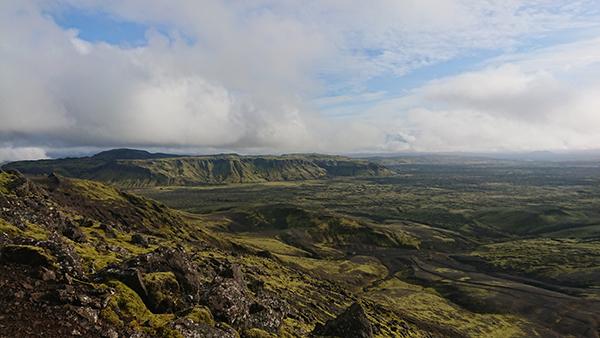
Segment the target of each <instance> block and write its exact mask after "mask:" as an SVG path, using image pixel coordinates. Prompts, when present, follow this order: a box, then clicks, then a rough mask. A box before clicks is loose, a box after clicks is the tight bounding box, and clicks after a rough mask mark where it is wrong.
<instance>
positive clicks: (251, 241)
mask: <svg viewBox="0 0 600 338" xmlns="http://www.w3.org/2000/svg"><path fill="white" fill-rule="evenodd" d="M231 240H232V241H233V242H235V243H238V244H241V245H245V246H249V247H251V248H254V249H256V250H267V251H270V252H271V253H276V254H281V255H288V256H307V255H308V252H306V251H304V250H301V249H298V248H296V247H294V246H291V245H288V244H285V243H283V242H281V241H280V240H278V239H276V238H269V237H258V236H256V235H252V234H247V235H245V236H243V235H242V234H239V235H235V236H231Z"/></svg>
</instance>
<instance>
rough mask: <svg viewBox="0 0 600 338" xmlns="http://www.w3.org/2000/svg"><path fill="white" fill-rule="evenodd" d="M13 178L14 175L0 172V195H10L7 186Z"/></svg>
mask: <svg viewBox="0 0 600 338" xmlns="http://www.w3.org/2000/svg"><path fill="white" fill-rule="evenodd" d="M15 178H16V176H15V175H14V174H11V173H7V172H6V171H1V170H0V194H8V193H10V191H9V190H8V184H9V183H10V182H12V181H13V180H14V179H15Z"/></svg>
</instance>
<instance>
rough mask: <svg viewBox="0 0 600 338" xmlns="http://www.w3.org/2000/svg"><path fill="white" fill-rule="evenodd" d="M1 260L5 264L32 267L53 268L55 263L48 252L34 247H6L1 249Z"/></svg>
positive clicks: (10, 245)
mask: <svg viewBox="0 0 600 338" xmlns="http://www.w3.org/2000/svg"><path fill="white" fill-rule="evenodd" d="M0 259H1V260H2V261H5V262H11V263H17V264H25V265H31V266H44V267H51V266H52V264H53V263H54V262H55V259H54V257H52V256H51V255H50V254H49V253H48V252H46V250H44V249H43V248H40V247H38V246H33V245H12V244H9V245H5V246H3V247H1V248H0Z"/></svg>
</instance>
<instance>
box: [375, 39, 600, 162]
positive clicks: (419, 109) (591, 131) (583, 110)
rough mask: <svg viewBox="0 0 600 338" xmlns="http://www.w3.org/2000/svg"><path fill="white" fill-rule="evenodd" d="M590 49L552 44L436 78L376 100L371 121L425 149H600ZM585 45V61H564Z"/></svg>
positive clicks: (595, 67)
mask: <svg viewBox="0 0 600 338" xmlns="http://www.w3.org/2000/svg"><path fill="white" fill-rule="evenodd" d="M590 46H591V44H590V43H589V41H582V42H581V43H580V46H578V45H577V44H569V46H568V47H569V48H564V47H565V46H563V48H554V47H553V48H550V49H548V50H540V51H538V52H536V53H533V54H531V55H529V57H525V56H522V55H521V56H519V57H513V58H509V59H511V60H512V62H510V63H502V62H499V63H495V64H493V65H488V66H486V67H485V68H483V69H481V70H478V71H470V72H466V73H462V74H458V75H455V76H450V77H446V78H443V79H437V80H433V81H430V82H429V83H427V84H425V85H423V86H421V87H418V88H415V89H413V90H412V91H411V93H410V94H409V95H407V96H405V97H402V98H397V99H387V100H383V101H381V102H378V103H377V104H376V105H375V106H374V107H372V108H371V111H370V114H367V117H365V119H367V120H370V121H371V122H372V123H376V124H378V125H379V126H380V128H381V129H382V130H387V132H388V133H392V134H393V133H394V132H396V133H402V134H404V135H408V136H409V137H408V138H407V139H410V141H407V147H408V148H409V149H413V150H420V151H428V150H437V151H511V150H513V151H514V150H523V151H527V150H539V149H556V150H559V149H565V150H569V149H597V148H598V147H599V146H600V134H599V133H598V132H597V131H598V128H600V114H599V113H598V110H597V107H598V106H600V80H598V76H597V75H598V72H599V71H600V57H597V58H596V60H591V59H590V58H589V56H590V55H597V52H599V51H600V47H598V45H596V46H595V47H594V48H595V51H592V50H589V49H590ZM571 48H573V49H571ZM585 48H588V50H587V51H588V52H590V53H589V54H586V55H587V56H588V57H587V58H586V60H585V62H571V64H570V65H569V67H564V66H565V64H564V63H562V62H560V60H565V59H566V55H570V54H572V53H574V52H573V51H574V50H578V51H579V52H583V53H586V50H585ZM550 51H551V53H550ZM594 52H595V53H594ZM540 58H542V59H543V60H544V62H536V60H539V59H540ZM390 121H393V122H390Z"/></svg>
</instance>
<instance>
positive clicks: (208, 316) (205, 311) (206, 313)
mask: <svg viewBox="0 0 600 338" xmlns="http://www.w3.org/2000/svg"><path fill="white" fill-rule="evenodd" d="M185 318H187V319H189V320H191V321H193V322H194V323H198V324H200V323H204V324H207V325H210V326H215V319H214V318H213V315H212V313H211V312H210V309H209V308H207V307H206V306H195V307H193V308H192V309H190V310H189V312H187V313H186V315H185Z"/></svg>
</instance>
